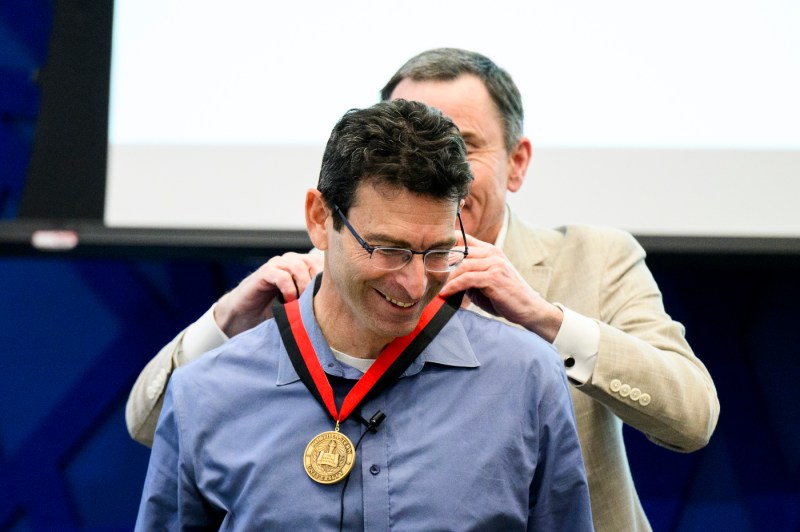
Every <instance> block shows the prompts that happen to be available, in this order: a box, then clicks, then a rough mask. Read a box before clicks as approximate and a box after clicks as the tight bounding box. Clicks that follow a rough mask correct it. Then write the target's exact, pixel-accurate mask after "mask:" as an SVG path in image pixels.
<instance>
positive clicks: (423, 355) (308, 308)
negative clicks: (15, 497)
mask: <svg viewBox="0 0 800 532" xmlns="http://www.w3.org/2000/svg"><path fill="white" fill-rule="evenodd" d="M471 181H472V174H471V171H470V168H469V164H468V163H467V160H466V148H465V146H464V143H463V141H462V139H461V137H460V135H459V132H458V130H457V128H456V127H455V126H454V125H453V124H452V122H451V121H450V120H449V119H447V118H445V117H443V116H442V115H441V113H439V112H438V111H435V110H432V109H431V108H428V107H426V106H425V105H423V104H420V103H414V102H407V101H404V100H395V101H391V102H383V103H380V104H377V105H375V106H373V107H371V108H369V109H364V110H354V111H351V112H349V113H347V114H346V115H345V116H344V117H343V118H342V119H341V120H340V121H339V123H338V124H337V125H336V127H335V128H334V130H333V132H332V134H331V137H330V139H329V141H328V145H327V147H326V150H325V155H324V157H323V163H322V170H321V172H320V180H319V185H318V189H315V190H311V191H309V192H308V194H307V197H306V222H307V226H308V231H309V235H310V236H311V239H312V241H313V243H314V245H315V246H316V247H317V248H318V249H320V250H323V251H324V254H325V256H324V261H325V266H324V271H325V274H324V276H323V275H319V276H317V278H316V279H315V285H314V289H312V290H306V291H304V292H303V294H302V296H301V297H300V299H299V300H294V301H287V302H283V301H277V302H276V303H275V305H274V318H272V319H269V320H267V321H265V322H263V323H262V324H260V325H258V326H257V327H255V328H253V329H251V330H249V331H247V332H244V333H242V334H239V335H237V336H235V337H234V338H232V339H231V340H230V341H228V342H227V343H225V344H223V345H222V346H220V347H219V348H217V349H216V350H214V351H212V352H210V353H209V354H208V355H207V356H204V357H202V358H201V359H199V360H197V361H195V362H193V363H191V364H188V365H186V366H184V367H181V368H180V369H178V370H176V371H175V373H174V374H173V376H172V377H171V379H170V383H169V387H168V390H167V393H166V395H165V398H164V406H163V410H162V414H161V417H160V419H159V422H158V428H157V430H156V434H155V440H154V443H153V451H152V455H151V459H150V465H149V469H148V473H147V478H146V480H145V486H144V493H143V495H142V501H141V506H140V509H139V517H138V520H137V529H139V530H161V529H170V530H183V529H190V528H221V529H225V530H253V529H255V530H263V529H274V530H336V529H346V530H389V529H393V530H548V531H549V530H569V531H576V530H591V528H592V524H591V512H590V507H589V494H588V489H587V484H586V476H585V472H584V469H583V462H582V458H581V452H580V447H579V443H578V437H577V433H576V428H575V419H574V415H573V411H572V405H571V400H570V395H569V390H568V387H567V381H566V377H565V374H564V371H563V366H562V363H561V360H560V358H559V357H558V356H557V354H556V352H555V350H554V349H553V347H552V346H551V345H550V344H548V343H547V342H545V341H544V340H542V339H541V338H539V337H538V336H536V335H534V334H533V333H530V332H528V331H524V330H520V329H517V328H512V327H510V326H507V325H505V324H502V323H499V322H497V321H494V320H490V319H486V318H483V317H480V316H478V315H477V314H474V313H472V312H470V311H466V310H462V309H459V306H460V298H459V297H458V295H457V296H454V297H451V298H449V299H448V300H447V301H445V300H443V299H442V298H440V297H439V296H438V293H439V292H440V290H441V288H442V286H443V285H444V283H445V282H446V281H447V279H448V276H449V273H450V271H452V270H453V269H454V268H455V267H456V266H458V264H460V263H461V261H462V260H463V259H464V257H465V256H466V255H467V254H468V253H469V250H468V249H467V248H466V247H464V248H455V247H454V245H455V243H456V235H455V234H454V232H453V226H454V221H456V220H459V221H460V217H459V214H458V209H459V207H460V206H461V204H462V202H463V198H464V197H465V196H466V194H467V192H468V188H469V184H470V182H471ZM462 239H463V240H466V239H465V238H464V237H463V235H462ZM366 418H369V420H368V419H366Z"/></svg>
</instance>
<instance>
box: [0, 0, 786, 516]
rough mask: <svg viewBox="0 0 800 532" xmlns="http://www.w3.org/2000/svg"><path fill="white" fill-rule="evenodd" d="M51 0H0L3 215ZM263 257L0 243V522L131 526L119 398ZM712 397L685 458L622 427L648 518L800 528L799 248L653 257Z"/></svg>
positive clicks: (133, 447)
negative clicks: (709, 414) (48, 250)
mask: <svg viewBox="0 0 800 532" xmlns="http://www.w3.org/2000/svg"><path fill="white" fill-rule="evenodd" d="M52 12H53V4H52V2H46V1H44V0H26V1H22V0H20V1H17V2H12V1H3V0H0V220H2V219H5V220H11V219H14V218H15V217H16V215H17V212H18V209H19V204H20V198H21V192H22V187H23V183H24V179H25V176H26V172H27V168H28V163H29V160H30V154H31V149H32V142H33V136H34V132H35V128H36V124H37V117H38V113H39V103H40V95H39V89H38V87H37V84H36V73H37V71H38V69H39V68H40V67H41V66H42V64H43V63H44V62H45V60H46V59H47V57H46V56H47V51H48V48H47V46H48V40H49V36H50V31H51V22H52ZM264 258H265V257H254V258H251V259H241V258H240V259H224V260H223V259H218V258H215V257H207V258H197V259H193V260H185V259H184V260H179V259H168V258H145V256H144V255H142V256H141V257H137V256H133V257H130V256H128V257H124V258H123V257H119V256H103V253H102V252H98V253H95V254H94V255H93V256H90V257H65V256H59V255H57V254H55V255H52V256H51V255H31V256H21V255H14V254H12V253H10V252H9V250H8V249H3V248H2V244H0V297H2V303H0V530H15V531H16V530H19V531H23V530H117V529H119V530H126V529H130V528H132V526H133V523H134V520H135V516H136V510H137V507H138V503H139V495H140V493H141V488H142V482H143V480H144V475H145V470H146V467H147V460H148V450H147V449H146V448H145V447H142V446H140V445H139V444H137V443H134V442H133V441H132V440H130V438H129V437H128V435H127V432H126V430H125V422H124V404H125V400H126V398H127V393H128V390H129V389H130V386H131V385H132V384H133V381H134V379H135V377H136V375H137V374H138V372H139V370H140V369H141V368H142V367H143V366H144V364H145V363H146V362H147V360H149V358H150V357H151V356H152V355H154V354H155V352H156V351H157V350H158V348H159V347H161V346H162V345H163V344H164V343H166V342H167V341H168V340H169V339H171V338H172V336H173V335H174V334H175V333H177V332H178V331H179V330H180V329H182V328H183V327H184V326H185V325H187V324H188V323H189V322H191V321H193V320H194V319H196V318H197V317H198V316H199V315H200V314H202V313H203V312H204V311H205V310H206V308H207V307H208V305H209V304H210V303H211V302H212V301H214V300H215V299H216V298H217V297H219V295H221V294H222V293H223V292H224V291H225V290H227V289H229V288H230V287H232V286H233V285H234V284H235V283H236V282H237V281H238V280H239V279H240V278H241V277H243V276H244V275H246V273H248V272H249V271H250V270H251V269H252V268H253V267H255V265H257V264H258V263H260V261H261V260H263V259H264ZM648 263H649V265H650V267H651V269H652V270H653V272H654V274H655V276H656V278H657V280H658V281H659V284H660V286H661V288H662V291H663V292H664V298H665V302H666V305H667V309H668V311H669V312H670V313H671V314H672V315H673V316H674V317H675V318H676V319H678V320H679V321H681V322H683V323H684V324H685V325H686V327H687V331H688V332H687V336H688V338H689V340H690V342H691V343H692V345H693V347H694V348H695V351H696V352H697V353H698V354H699V356H700V357H701V358H702V359H703V361H704V362H705V363H706V364H707V366H708V368H709V370H710V371H711V374H712V376H713V377H714V379H715V382H716V385H717V389H718V392H719V396H720V402H721V405H722V413H721V416H720V421H719V425H718V427H717V430H716V433H715V434H714V437H713V438H712V440H711V443H710V444H709V446H708V447H707V448H706V449H704V450H702V451H699V452H696V453H693V454H688V455H683V454H677V453H673V452H670V451H667V450H664V449H661V448H658V447H656V446H655V445H653V444H651V443H650V442H648V441H647V440H646V439H645V438H644V437H643V436H641V435H640V434H638V433H637V432H636V431H633V430H630V429H627V428H626V441H627V444H628V451H629V456H630V459H631V462H632V467H633V472H634V477H635V479H636V483H637V486H638V488H639V493H640V496H641V498H642V501H643V503H644V506H645V509H646V511H647V513H648V515H649V516H650V519H651V521H652V524H653V527H654V528H655V530H657V531H668V530H704V531H705V530H742V531H755V530H759V531H760V530H779V531H782V530H786V531H798V530H800V430H799V429H798V426H800V402H799V401H797V399H796V398H795V396H796V394H797V391H798V383H799V382H800V348H799V347H798V341H797V338H798V334H797V329H798V323H800V319H799V318H800V310H798V301H800V281H799V280H798V274H799V273H800V257H797V256H796V255H788V254H787V255H780V254H774V255H769V256H767V255H752V254H733V253H731V254H726V255H710V254H704V253H696V254H681V255H676V254H667V253H651V254H650V257H649V258H648Z"/></svg>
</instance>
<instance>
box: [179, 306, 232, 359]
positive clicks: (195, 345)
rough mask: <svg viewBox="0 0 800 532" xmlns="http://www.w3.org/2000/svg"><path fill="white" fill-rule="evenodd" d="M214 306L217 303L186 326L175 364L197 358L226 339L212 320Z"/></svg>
mask: <svg viewBox="0 0 800 532" xmlns="http://www.w3.org/2000/svg"><path fill="white" fill-rule="evenodd" d="M216 306H217V304H216V303H214V304H213V305H212V306H211V308H210V309H208V310H207V311H206V312H205V314H203V315H202V316H200V318H199V319H198V320H197V321H196V322H194V323H192V324H191V325H189V327H187V328H186V332H185V333H184V335H183V341H182V344H181V348H180V349H178V350H177V357H178V358H179V360H176V362H177V365H183V364H186V363H187V362H191V361H192V360H195V359H196V358H199V357H200V355H202V354H203V353H205V352H206V351H211V350H212V349H214V348H215V347H219V346H221V345H222V344H223V343H225V341H226V340H227V339H228V337H227V336H226V335H225V333H224V332H222V329H220V328H219V325H217V322H216V321H215V320H214V308H215V307H216Z"/></svg>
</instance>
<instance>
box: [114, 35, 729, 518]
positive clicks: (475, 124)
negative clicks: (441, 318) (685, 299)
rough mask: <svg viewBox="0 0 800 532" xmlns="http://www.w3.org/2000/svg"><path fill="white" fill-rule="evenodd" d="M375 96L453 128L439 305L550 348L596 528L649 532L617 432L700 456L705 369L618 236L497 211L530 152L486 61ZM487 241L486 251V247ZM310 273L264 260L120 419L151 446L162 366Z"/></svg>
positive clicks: (209, 344) (288, 293)
mask: <svg viewBox="0 0 800 532" xmlns="http://www.w3.org/2000/svg"><path fill="white" fill-rule="evenodd" d="M382 97H383V98H384V99H389V98H405V99H409V100H419V101H422V102H424V103H427V104H428V105H432V106H434V107H438V108H440V109H441V110H442V111H443V112H444V113H445V114H446V115H449V116H450V117H451V118H452V119H453V121H454V122H455V123H456V125H457V126H458V127H459V129H460V130H461V133H462V135H463V137H464V139H465V141H466V144H467V148H468V152H469V153H468V157H469V160H470V164H471V167H472V170H473V173H474V175H475V181H474V182H473V185H472V187H471V189H470V195H469V198H468V199H467V202H466V204H465V206H464V209H463V212H462V218H463V221H464V225H465V228H466V230H467V233H468V237H467V238H468V241H469V249H470V254H469V257H468V259H467V260H466V261H465V262H464V263H463V264H462V266H461V267H460V268H459V269H458V270H457V271H456V272H454V273H453V275H451V278H450V280H449V281H448V283H447V285H446V286H445V288H444V291H443V295H449V294H451V293H454V292H457V291H460V290H464V289H467V290H468V292H467V295H468V297H469V299H470V300H471V307H472V308H473V309H474V310H475V311H477V312H484V313H490V314H491V315H494V316H498V317H499V319H503V320H505V321H508V322H510V323H512V324H515V325H517V326H520V327H524V328H526V329H529V330H531V331H533V332H535V333H537V334H539V335H540V336H542V337H543V338H545V339H546V340H548V341H550V342H552V343H553V345H554V346H555V347H556V349H557V350H558V352H559V353H560V355H561V357H562V359H563V360H564V366H565V370H566V373H567V376H568V377H569V379H570V381H571V382H572V384H573V387H572V399H573V404H574V408H575V413H576V418H577V424H578V433H579V436H580V440H581V445H582V452H583V458H584V462H585V466H586V472H587V476H588V481H589V491H590V497H591V502H592V514H593V521H594V525H595V528H596V529H597V530H608V531H621V530H624V531H633V530H649V529H650V525H649V523H648V521H647V517H646V516H645V515H644V512H643V510H642V507H641V504H640V502H639V499H638V496H637V494H636V489H635V487H634V485H633V480H632V478H631V473H630V468H629V466H628V461H627V457H626V455H625V448H624V444H623V438H622V423H627V424H628V425H630V426H632V427H634V428H636V429H638V430H640V431H642V432H643V433H644V434H646V435H647V437H648V438H649V439H650V440H652V441H653V442H655V443H656V444H658V445H661V446H664V447H667V448H670V449H673V450H676V451H681V452H689V451H693V450H696V449H699V448H701V447H703V446H704V445H705V444H706V443H707V442H708V440H709V438H710V437H711V434H712V433H713V431H714V428H715V426H716V423H717V417H718V415H719V402H718V399H717V395H716V390H715V388H714V384H713V382H712V380H711V377H710V376H709V374H708V371H707V370H706V368H705V367H704V366H703V364H702V363H701V362H700V360H699V359H697V357H695V356H694V353H693V352H692V350H691V348H690V347H689V345H688V344H687V342H686V340H685V339H684V334H683V327H682V325H680V324H679V323H677V322H675V321H672V320H671V319H670V317H669V316H668V315H667V314H666V312H665V310H664V307H663V303H662V299H661V293H660V292H659V290H658V287H657V285H656V283H655V281H654V280H653V277H652V275H651V274H650V271H649V270H648V269H647V266H646V265H645V263H644V258H645V254H644V250H643V249H642V248H641V247H640V246H639V245H638V244H637V243H636V241H635V240H634V239H633V237H631V236H630V235H629V234H627V233H625V232H622V231H617V230H613V229H605V228H597V227H589V226H570V227H565V228H560V229H556V230H546V229H538V228H533V227H531V226H528V225H527V224H526V223H525V222H523V221H522V220H521V219H519V218H518V217H517V216H516V215H515V214H514V213H513V212H511V210H510V209H509V208H508V207H507V206H506V203H505V198H506V193H507V192H509V191H510V192H515V191H516V190H518V189H519V187H520V186H521V185H522V182H523V180H524V177H525V172H526V170H527V167H528V162H529V161H530V156H531V143H530V141H529V139H527V138H526V137H524V136H523V135H522V118H523V114H522V102H521V99H520V97H519V92H518V91H517V88H516V86H515V85H514V82H513V80H512V79H511V77H510V76H509V75H508V74H507V73H506V72H505V71H503V70H502V69H500V68H499V67H497V65H495V64H494V63H493V62H491V61H490V60H489V59H488V58H486V57H484V56H481V55H479V54H476V53H473V52H467V51H464V50H457V49H437V50H430V51H427V52H423V53H422V54H420V55H418V56H416V57H414V58H412V59H411V60H410V61H409V62H408V63H406V65H404V66H403V67H401V69H400V70H399V71H398V72H397V74H395V76H394V77H393V78H392V80H390V81H389V83H388V84H387V85H386V87H384V89H383V91H382ZM490 243H493V244H490ZM320 268H321V261H320V257H319V255H315V254H314V253H312V254H309V255H298V254H293V253H292V254H287V255H284V256H281V257H275V258H273V259H271V260H270V261H269V262H267V263H266V264H265V265H264V266H262V267H261V268H260V269H259V270H258V271H256V272H255V273H253V274H251V275H250V276H248V277H247V278H246V279H244V280H243V281H242V283H240V285H239V286H237V287H236V288H235V289H234V290H232V291H231V292H229V293H228V294H226V295H224V296H223V297H222V298H221V299H220V300H219V301H218V302H217V303H216V304H215V305H214V306H213V307H212V308H211V309H209V311H208V312H207V313H206V314H204V315H203V316H202V317H201V318H200V319H199V320H198V321H197V322H195V323H194V324H192V325H191V326H190V327H189V328H187V329H186V330H185V331H183V332H182V333H181V334H179V335H178V336H177V337H176V338H175V339H174V340H173V341H172V342H170V343H169V344H168V345H167V346H165V347H164V348H163V349H162V350H161V351H160V352H159V353H158V354H157V355H156V357H155V358H154V359H153V360H152V361H151V362H150V363H149V364H148V365H147V367H146V368H145V369H144V371H143V372H142V374H141V375H140V376H139V379H138V380H137V382H136V384H135V385H134V388H133V390H132V391H131V395H130V398H129V400H128V405H127V409H126V420H127V423H128V430H129V431H130V433H131V435H132V436H133V437H134V438H135V439H137V440H138V441H141V442H142V443H145V444H150V443H151V442H152V437H153V432H154V430H155V425H156V422H157V420H158V414H159V412H160V408H161V400H162V397H163V392H164V389H165V386H166V382H167V380H168V378H169V375H170V374H171V372H172V370H173V369H174V368H175V367H177V366H179V365H181V364H184V363H186V362H188V361H190V360H193V359H194V358H197V357H198V356H200V355H201V354H202V353H203V352H205V351H207V350H208V349H211V348H213V347H216V346H217V345H219V344H221V343H222V342H223V341H225V339H226V338H228V337H230V336H233V335H235V334H238V333H239V332H242V331H243V330H246V329H248V328H250V327H252V326H254V325H256V324H257V323H259V322H260V321H263V320H264V319H267V318H269V317H271V315H270V306H269V303H270V302H271V300H272V299H273V298H274V297H275V295H276V294H277V293H279V292H280V293H282V294H283V295H284V297H286V298H289V299H293V298H295V297H297V296H298V294H299V293H300V292H302V291H303V290H304V289H305V287H306V286H307V285H308V283H309V282H310V280H311V279H312V278H313V276H314V275H315V274H316V273H317V272H318V271H319V269H320Z"/></svg>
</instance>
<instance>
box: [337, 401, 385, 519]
mask: <svg viewBox="0 0 800 532" xmlns="http://www.w3.org/2000/svg"><path fill="white" fill-rule="evenodd" d="M352 416H353V417H354V418H356V419H357V420H358V421H360V422H361V423H363V424H364V425H366V427H367V430H365V431H364V434H362V435H361V437H360V438H358V441H357V442H356V446H355V448H354V449H353V450H354V451H358V446H359V445H361V440H363V439H364V436H366V435H367V434H368V433H370V432H372V433H376V432H378V426H379V425H380V424H381V423H383V420H384V419H386V414H384V413H383V412H381V411H380V410H378V411H377V412H375V414H373V416H372V417H371V418H369V421H367V420H366V419H364V418H363V417H361V414H360V413H358V412H353V414H352ZM352 474H353V473H352V471H351V472H350V475H352ZM350 475H347V476H346V477H345V479H344V484H343V485H342V495H341V498H340V500H339V532H342V531H343V530H344V492H345V490H346V489H347V483H348V482H350Z"/></svg>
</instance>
